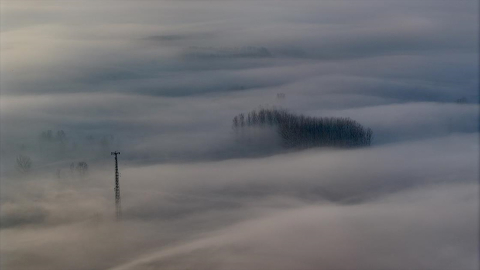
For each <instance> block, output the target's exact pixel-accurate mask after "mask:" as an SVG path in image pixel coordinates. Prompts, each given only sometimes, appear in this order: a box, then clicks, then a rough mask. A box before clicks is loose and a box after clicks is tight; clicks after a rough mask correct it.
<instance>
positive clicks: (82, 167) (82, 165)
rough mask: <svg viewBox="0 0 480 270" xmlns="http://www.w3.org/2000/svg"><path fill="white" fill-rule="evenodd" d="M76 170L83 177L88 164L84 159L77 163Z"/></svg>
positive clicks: (86, 171)
mask: <svg viewBox="0 0 480 270" xmlns="http://www.w3.org/2000/svg"><path fill="white" fill-rule="evenodd" d="M76 169H77V172H78V174H79V175H80V176H81V177H84V176H85V175H86V174H87V173H88V165H87V163H86V162H85V161H80V162H78V163H77V167H76Z"/></svg>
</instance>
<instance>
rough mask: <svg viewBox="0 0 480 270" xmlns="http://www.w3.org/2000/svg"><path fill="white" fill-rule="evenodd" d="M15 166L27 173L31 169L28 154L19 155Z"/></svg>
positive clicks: (30, 160)
mask: <svg viewBox="0 0 480 270" xmlns="http://www.w3.org/2000/svg"><path fill="white" fill-rule="evenodd" d="M15 168H16V169H17V170H18V171H19V172H21V173H28V172H30V170H31V169H32V159H31V158H30V157H28V156H24V155H20V156H18V157H17V159H16V164H15Z"/></svg>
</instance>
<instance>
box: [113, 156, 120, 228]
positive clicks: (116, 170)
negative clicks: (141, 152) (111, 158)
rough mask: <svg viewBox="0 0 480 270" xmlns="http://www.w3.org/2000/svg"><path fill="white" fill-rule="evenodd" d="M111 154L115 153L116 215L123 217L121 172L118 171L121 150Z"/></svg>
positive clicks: (118, 217)
mask: <svg viewBox="0 0 480 270" xmlns="http://www.w3.org/2000/svg"><path fill="white" fill-rule="evenodd" d="M111 155H115V215H116V217H117V219H120V218H121V217H122V208H121V206H120V182H119V178H120V174H119V173H118V158H117V155H120V152H116V151H115V152H111Z"/></svg>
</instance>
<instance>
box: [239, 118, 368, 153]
mask: <svg viewBox="0 0 480 270" xmlns="http://www.w3.org/2000/svg"><path fill="white" fill-rule="evenodd" d="M262 126H270V127H275V128H276V129H277V132H278V134H279V136H280V138H281V140H282V143H283V144H284V146H285V147H288V148H290V147H292V148H310V147H319V146H334V147H359V146H368V145H370V144H371V140H372V130H371V129H370V128H364V127H363V126H362V125H360V124H359V123H357V122H356V121H354V120H352V119H350V118H334V117H321V118H318V117H310V116H304V115H295V114H291V113H289V112H287V111H286V110H281V109H261V110H259V111H256V110H254V111H251V112H249V113H248V114H246V115H245V114H243V113H242V114H239V115H237V116H235V117H234V118H233V127H234V128H235V129H242V128H247V127H262Z"/></svg>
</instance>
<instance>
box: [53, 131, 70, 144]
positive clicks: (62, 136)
mask: <svg viewBox="0 0 480 270" xmlns="http://www.w3.org/2000/svg"><path fill="white" fill-rule="evenodd" d="M66 139H67V135H66V134H65V131H63V130H59V131H57V135H56V136H55V140H57V141H58V142H65V140H66Z"/></svg>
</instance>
